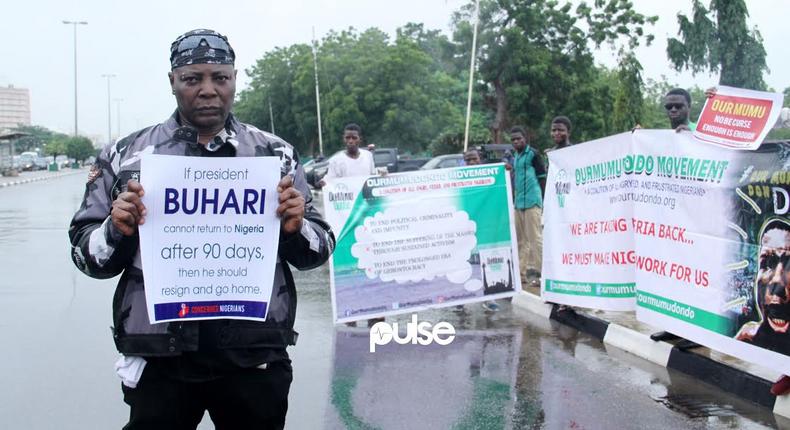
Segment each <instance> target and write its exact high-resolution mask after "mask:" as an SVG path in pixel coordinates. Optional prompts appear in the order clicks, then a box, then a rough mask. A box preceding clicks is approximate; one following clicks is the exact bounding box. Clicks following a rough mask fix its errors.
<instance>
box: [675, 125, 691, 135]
mask: <svg viewBox="0 0 790 430" xmlns="http://www.w3.org/2000/svg"><path fill="white" fill-rule="evenodd" d="M681 131H691V129H690V128H689V125H688V124H680V125H679V126H677V127H676V128H675V133H680V132H681Z"/></svg>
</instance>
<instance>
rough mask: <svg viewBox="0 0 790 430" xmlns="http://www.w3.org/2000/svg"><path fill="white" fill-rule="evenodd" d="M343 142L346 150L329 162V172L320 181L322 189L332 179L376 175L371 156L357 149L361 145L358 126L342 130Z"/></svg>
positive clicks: (367, 152) (360, 132)
mask: <svg viewBox="0 0 790 430" xmlns="http://www.w3.org/2000/svg"><path fill="white" fill-rule="evenodd" d="M343 142H345V143H346V150H345V152H342V153H340V154H337V155H334V156H332V158H331V159H330V160H329V170H327V172H326V176H324V178H323V179H321V186H322V187H323V186H324V185H326V181H327V180H332V178H345V177H349V176H371V175H376V174H377V173H376V164H375V163H374V162H373V154H371V153H370V152H369V151H366V150H360V149H359V144H360V143H362V128H361V127H360V126H359V125H357V124H354V123H351V124H348V125H346V126H345V127H344V128H343Z"/></svg>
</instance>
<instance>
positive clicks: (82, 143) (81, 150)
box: [65, 136, 96, 161]
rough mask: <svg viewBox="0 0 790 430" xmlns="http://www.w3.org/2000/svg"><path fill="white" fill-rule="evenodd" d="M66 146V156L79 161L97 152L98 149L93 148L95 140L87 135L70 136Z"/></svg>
mask: <svg viewBox="0 0 790 430" xmlns="http://www.w3.org/2000/svg"><path fill="white" fill-rule="evenodd" d="M65 146H66V156H67V157H69V158H73V159H75V160H77V161H83V160H85V159H86V158H88V157H90V156H91V155H95V154H96V149H94V148H93V142H91V141H90V139H88V138H87V137H82V136H77V137H70V138H68V139H66V141H65Z"/></svg>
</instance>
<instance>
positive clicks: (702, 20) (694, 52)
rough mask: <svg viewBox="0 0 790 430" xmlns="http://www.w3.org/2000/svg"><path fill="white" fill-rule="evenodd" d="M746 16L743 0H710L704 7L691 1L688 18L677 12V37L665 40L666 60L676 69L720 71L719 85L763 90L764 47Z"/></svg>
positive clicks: (694, 71) (759, 36) (746, 11)
mask: <svg viewBox="0 0 790 430" xmlns="http://www.w3.org/2000/svg"><path fill="white" fill-rule="evenodd" d="M748 16H749V11H748V9H747V8H746V2H745V1H744V0H710V7H708V8H706V7H705V6H704V5H703V4H702V3H701V2H700V0H694V3H693V11H692V17H691V19H689V17H687V16H685V15H681V14H678V23H679V24H680V29H679V32H678V35H679V36H680V38H679V39H676V38H670V39H668V41H667V56H668V57H669V60H670V61H671V62H672V64H673V66H674V67H675V69H676V70H678V71H680V70H683V69H684V68H685V69H690V70H691V71H692V72H693V73H695V74H696V73H699V72H702V71H710V72H713V73H720V75H719V84H721V85H729V86H734V87H739V88H749V89H755V90H764V89H765V88H766V86H765V81H764V80H763V73H764V72H765V71H766V70H767V69H768V66H767V64H766V62H765V56H766V53H765V48H763V39H762V36H761V35H760V32H759V31H758V30H757V29H756V28H754V29H752V30H750V29H749V28H748V27H747V26H746V18H747V17H748ZM714 19H715V22H714Z"/></svg>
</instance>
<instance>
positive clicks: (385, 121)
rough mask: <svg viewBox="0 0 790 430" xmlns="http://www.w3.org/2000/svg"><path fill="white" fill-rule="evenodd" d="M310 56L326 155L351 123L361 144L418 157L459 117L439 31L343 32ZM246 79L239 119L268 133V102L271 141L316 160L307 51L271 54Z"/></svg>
mask: <svg viewBox="0 0 790 430" xmlns="http://www.w3.org/2000/svg"><path fill="white" fill-rule="evenodd" d="M316 50H317V58H318V76H319V84H320V91H321V114H322V121H323V135H324V138H325V139H324V153H325V154H331V153H333V152H335V151H337V150H339V149H341V148H342V146H343V143H342V139H341V136H342V131H343V127H344V126H345V125H346V124H347V123H350V122H355V123H358V124H360V126H362V129H363V137H364V138H365V140H366V141H367V143H375V144H376V145H379V146H397V147H399V148H400V149H401V150H402V151H412V152H419V151H422V150H424V149H425V148H426V147H427V146H428V144H429V143H430V142H431V141H433V139H434V138H435V137H436V136H437V135H439V134H440V133H441V132H442V131H443V130H445V129H447V128H448V127H449V126H450V125H451V124H456V123H457V122H458V120H459V118H460V117H461V116H462V115H463V110H462V109H463V106H464V100H465V98H464V94H465V91H464V85H463V82H462V81H461V80H460V79H459V78H460V77H453V76H451V75H450V74H448V71H453V70H455V65H454V63H453V59H454V57H453V54H452V45H451V44H450V42H449V40H448V39H447V38H446V37H445V36H442V35H440V34H439V32H438V31H425V30H424V29H423V27H422V24H408V25H406V26H405V27H403V28H401V29H399V30H398V35H397V37H396V38H395V40H394V41H390V39H389V36H387V34H385V33H383V32H382V31H380V30H378V29H375V28H372V29H368V30H365V31H364V32H362V33H358V32H357V31H356V30H355V29H353V28H350V29H348V30H345V31H341V32H330V33H329V34H328V35H327V36H326V37H325V38H324V39H323V40H322V41H321V43H320V45H319V46H317V47H316ZM247 73H248V74H249V75H250V77H251V78H252V82H251V85H250V88H249V89H247V90H245V91H242V92H241V94H240V95H239V100H238V102H237V103H236V109H235V111H236V114H237V115H238V116H239V118H240V119H241V120H242V121H246V122H250V123H252V124H255V125H257V126H259V127H261V128H265V129H271V125H270V120H269V111H268V102H269V100H271V103H272V110H273V116H274V122H275V125H276V127H275V129H276V132H277V134H278V135H280V136H282V137H283V138H285V139H286V140H288V141H289V142H291V143H293V144H294V145H295V146H296V147H297V149H298V150H299V151H300V152H302V153H308V154H315V153H317V152H318V127H317V117H316V102H315V81H314V71H313V57H312V53H311V48H310V47H309V46H307V45H293V46H291V47H288V48H278V49H276V50H275V51H273V52H270V53H267V54H265V55H264V57H263V58H262V59H261V60H259V61H258V62H257V64H256V65H255V66H254V67H253V68H252V69H251V70H248V71H247ZM461 130H463V128H462V129H461Z"/></svg>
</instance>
